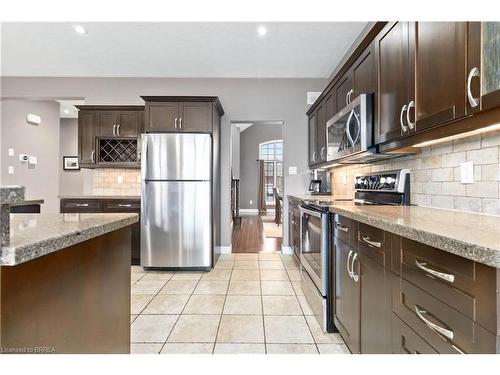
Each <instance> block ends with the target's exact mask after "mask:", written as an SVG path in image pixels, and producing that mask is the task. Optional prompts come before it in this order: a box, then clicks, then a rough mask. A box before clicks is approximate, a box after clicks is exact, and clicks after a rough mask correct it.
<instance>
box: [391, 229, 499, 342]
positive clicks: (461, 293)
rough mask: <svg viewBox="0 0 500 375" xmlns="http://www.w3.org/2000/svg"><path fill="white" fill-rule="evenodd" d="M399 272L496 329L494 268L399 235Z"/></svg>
mask: <svg viewBox="0 0 500 375" xmlns="http://www.w3.org/2000/svg"><path fill="white" fill-rule="evenodd" d="M400 256H401V260H400V267H401V268H400V271H401V276H402V277H403V278H405V279H406V280H408V281H410V282H411V283H413V284H415V285H417V286H419V287H420V288H422V289H423V290H425V291H428V293H430V294H431V295H432V296H433V297H435V298H437V299H438V300H440V301H443V302H444V303H446V304H447V305H449V306H451V307H452V308H454V309H455V310H457V311H459V312H461V313H462V314H464V315H466V316H467V317H468V318H469V319H472V320H474V321H476V322H478V323H479V324H481V325H482V326H483V327H485V328H487V329H488V330H490V331H491V332H493V333H495V332H497V319H496V301H497V296H496V270H495V269H494V268H493V267H489V266H486V265H483V264H480V263H476V262H474V261H472V260H469V259H465V258H462V257H459V256H457V255H454V254H450V253H447V252H445V251H442V250H439V249H436V248H433V247H430V246H427V245H424V244H422V243H419V242H415V241H412V240H409V239H406V238H402V239H401V252H400Z"/></svg>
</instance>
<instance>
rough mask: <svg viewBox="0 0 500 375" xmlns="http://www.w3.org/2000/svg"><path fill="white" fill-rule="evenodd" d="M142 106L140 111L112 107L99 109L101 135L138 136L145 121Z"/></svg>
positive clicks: (98, 125)
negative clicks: (112, 108)
mask: <svg viewBox="0 0 500 375" xmlns="http://www.w3.org/2000/svg"><path fill="white" fill-rule="evenodd" d="M140 107H142V106H140ZM142 108H144V107H142ZM142 108H141V109H140V110H139V111H137V110H133V111H127V110H120V111H117V110H111V109H109V110H101V111H97V128H98V135H99V137H106V138H108V137H138V136H139V134H140V133H141V131H142V129H143V123H144V110H143V109H142Z"/></svg>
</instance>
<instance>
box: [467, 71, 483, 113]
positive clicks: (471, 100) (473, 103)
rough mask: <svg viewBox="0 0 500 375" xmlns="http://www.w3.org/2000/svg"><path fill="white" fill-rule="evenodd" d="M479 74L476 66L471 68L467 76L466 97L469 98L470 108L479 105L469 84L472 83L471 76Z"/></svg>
mask: <svg viewBox="0 0 500 375" xmlns="http://www.w3.org/2000/svg"><path fill="white" fill-rule="evenodd" d="M479 76H480V75H479V69H478V68H477V67H474V68H472V69H471V71H470V72H469V75H468V76H467V99H468V100H469V105H470V106H471V107H472V108H475V107H477V106H478V105H479V98H474V96H473V95H472V91H471V87H470V86H471V83H472V78H474V77H479Z"/></svg>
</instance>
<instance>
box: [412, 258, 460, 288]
mask: <svg viewBox="0 0 500 375" xmlns="http://www.w3.org/2000/svg"><path fill="white" fill-rule="evenodd" d="M415 265H416V266H417V267H418V268H420V269H421V270H422V271H424V272H426V273H428V274H430V275H432V276H436V277H437V278H440V279H441V280H444V281H448V282H450V283H453V282H455V276H454V275H451V274H449V273H444V272H439V271H436V270H433V269H432V268H429V266H428V265H427V263H425V262H419V261H418V260H415Z"/></svg>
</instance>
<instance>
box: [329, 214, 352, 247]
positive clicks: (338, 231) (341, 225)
mask: <svg viewBox="0 0 500 375" xmlns="http://www.w3.org/2000/svg"><path fill="white" fill-rule="evenodd" d="M357 224H358V223H357V222H356V221H354V220H352V219H349V218H347V217H345V216H340V215H335V216H334V219H333V231H334V235H335V237H337V238H340V239H341V240H342V241H344V242H345V243H347V244H349V245H351V246H354V247H357V246H356V245H357V244H356V240H357V229H358V228H357V227H358V225H357Z"/></svg>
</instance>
